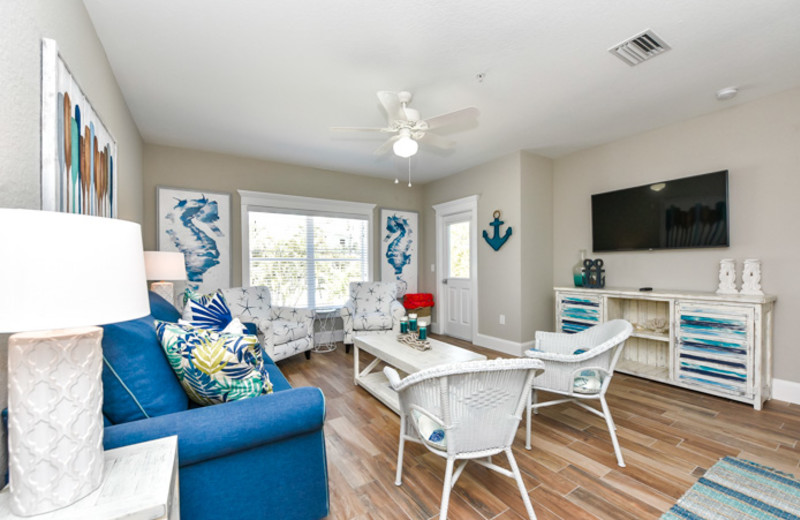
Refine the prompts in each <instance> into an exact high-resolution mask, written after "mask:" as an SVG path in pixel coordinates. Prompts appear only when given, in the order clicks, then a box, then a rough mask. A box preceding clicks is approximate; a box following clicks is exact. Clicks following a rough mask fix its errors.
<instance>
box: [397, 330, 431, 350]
mask: <svg viewBox="0 0 800 520" xmlns="http://www.w3.org/2000/svg"><path fill="white" fill-rule="evenodd" d="M397 341H399V342H400V343H403V344H405V345H408V346H409V347H412V348H415V349H417V350H421V351H423V352H424V351H426V350H430V349H431V342H430V341H429V340H427V339H419V337H418V336H417V334H416V333H415V332H407V333H405V334H400V335H398V336H397Z"/></svg>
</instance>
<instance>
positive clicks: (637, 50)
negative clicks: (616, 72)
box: [608, 29, 672, 67]
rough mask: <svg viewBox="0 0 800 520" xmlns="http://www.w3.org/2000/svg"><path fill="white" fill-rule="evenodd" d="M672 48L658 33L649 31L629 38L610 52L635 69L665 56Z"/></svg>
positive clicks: (609, 50)
mask: <svg viewBox="0 0 800 520" xmlns="http://www.w3.org/2000/svg"><path fill="white" fill-rule="evenodd" d="M671 48H672V47H670V46H669V45H667V44H666V43H665V42H664V40H662V39H661V38H659V37H658V36H657V35H656V33H654V32H653V31H651V30H650V29H647V30H646V31H644V32H642V33H639V34H637V35H636V36H634V37H633V38H628V39H627V40H625V41H624V42H621V43H618V44H617V45H614V46H613V47H611V48H610V49H608V52H610V53H611V54H613V55H614V56H616V57H617V58H619V59H621V60H622V61H624V62H625V63H627V64H628V65H630V66H631V67H633V66H634V65H638V64H640V63H642V62H643V61H647V60H649V59H650V58H653V57H655V56H658V55H659V54H663V53H665V52H667V51H668V50H670V49H671Z"/></svg>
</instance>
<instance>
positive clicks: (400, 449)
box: [394, 415, 406, 486]
mask: <svg viewBox="0 0 800 520" xmlns="http://www.w3.org/2000/svg"><path fill="white" fill-rule="evenodd" d="M405 445H406V416H405V415H401V416H400V445H399V446H398V447H397V473H396V474H395V478H394V485H395V486H399V485H401V484H402V483H403V451H404V448H405Z"/></svg>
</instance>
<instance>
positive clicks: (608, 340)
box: [525, 320, 633, 467]
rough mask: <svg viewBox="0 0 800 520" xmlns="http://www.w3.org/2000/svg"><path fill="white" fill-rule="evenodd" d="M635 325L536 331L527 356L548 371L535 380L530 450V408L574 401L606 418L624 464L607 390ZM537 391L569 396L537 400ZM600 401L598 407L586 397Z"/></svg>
mask: <svg viewBox="0 0 800 520" xmlns="http://www.w3.org/2000/svg"><path fill="white" fill-rule="evenodd" d="M632 332H633V327H632V326H631V324H630V323H628V322H627V321H625V320H611V321H609V322H607V323H603V324H602V325H595V326H594V327H591V328H589V329H586V330H582V331H581V332H578V333H575V334H567V333H557V332H541V331H539V332H537V333H536V347H535V348H533V349H530V350H527V351H526V352H525V355H526V356H527V357H528V358H533V359H539V360H541V361H543V362H544V367H545V371H544V373H543V374H542V375H540V376H538V377H537V378H536V379H534V381H533V390H532V391H531V402H530V403H529V407H528V413H527V418H526V429H527V434H526V438H525V447H526V448H527V449H531V411H533V412H534V413H536V411H537V410H538V409H539V408H541V407H544V406H552V405H556V404H561V403H566V402H574V403H575V404H577V405H579V406H580V407H582V408H584V409H585V410H588V411H589V412H592V413H593V414H596V415H598V416H600V417H602V418H604V419H605V421H606V425H607V426H608V431H609V434H610V435H611V443H612V444H613V445H614V453H615V454H616V456H617V464H618V465H619V466H620V467H625V461H624V460H623V458H622V451H621V450H620V447H619V441H618V440H617V434H616V432H615V430H616V426H614V419H612V417H611V411H610V410H609V408H608V404H607V403H606V390H608V385H609V384H610V383H611V377H612V376H613V375H614V367H615V366H616V364H617V360H618V359H619V356H620V354H621V353H622V348H623V347H624V346H625V340H627V339H628V337H629V336H630V335H631V333H632ZM537 390H544V391H547V392H554V393H556V394H561V395H563V396H566V397H565V398H563V399H555V400H552V401H546V402H541V403H540V402H538V401H537V395H536V392H537ZM591 399H594V400H596V401H600V408H601V410H602V411H601V410H597V409H596V408H593V407H591V406H589V405H587V404H586V403H584V402H582V401H584V400H591Z"/></svg>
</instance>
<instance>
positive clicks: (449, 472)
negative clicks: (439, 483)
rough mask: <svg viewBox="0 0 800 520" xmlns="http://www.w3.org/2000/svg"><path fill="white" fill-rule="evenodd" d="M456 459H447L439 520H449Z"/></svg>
mask: <svg viewBox="0 0 800 520" xmlns="http://www.w3.org/2000/svg"><path fill="white" fill-rule="evenodd" d="M454 462H455V460H454V459H451V458H449V457H448V458H447V466H446V467H445V470H444V471H445V474H444V489H442V507H441V509H440V511H439V520H447V509H448V506H449V505H450V490H451V489H452V488H453V484H452V482H453V463H454Z"/></svg>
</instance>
